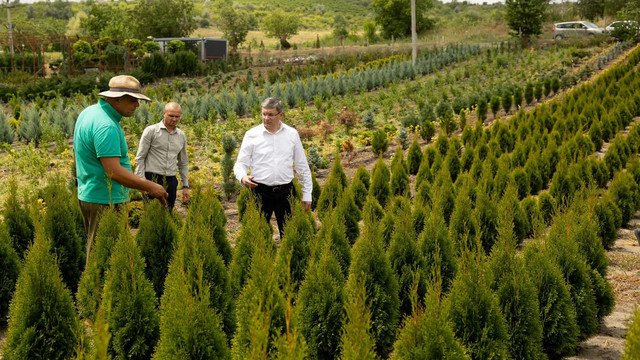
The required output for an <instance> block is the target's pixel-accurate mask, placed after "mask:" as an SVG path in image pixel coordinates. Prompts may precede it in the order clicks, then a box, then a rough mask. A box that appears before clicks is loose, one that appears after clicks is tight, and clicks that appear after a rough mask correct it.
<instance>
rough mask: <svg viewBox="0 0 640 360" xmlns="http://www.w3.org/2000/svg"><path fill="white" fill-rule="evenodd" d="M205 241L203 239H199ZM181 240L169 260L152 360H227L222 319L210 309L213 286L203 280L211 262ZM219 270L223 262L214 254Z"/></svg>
mask: <svg viewBox="0 0 640 360" xmlns="http://www.w3.org/2000/svg"><path fill="white" fill-rule="evenodd" d="M202 238H205V236H202ZM192 242H193V240H192V239H190V238H187V237H183V239H182V240H181V241H180V244H179V245H178V248H177V249H176V251H175V256H174V257H173V259H172V260H171V264H170V266H169V273H168V275H167V281H166V283H165V291H164V294H163V295H162V303H161V306H160V340H159V342H158V347H157V348H156V351H155V354H154V356H153V359H155V360H162V359H167V360H169V359H229V358H230V352H229V348H228V345H227V337H226V334H225V332H224V331H223V323H222V316H221V313H220V312H219V310H218V309H217V308H216V307H215V306H212V303H211V297H212V294H211V293H212V291H215V290H214V289H215V284H211V283H210V282H209V281H208V279H206V275H205V273H206V270H205V269H206V266H207V263H210V262H211V259H208V260H206V259H204V258H203V257H204V255H205V254H204V253H199V252H198V251H194V250H195V249H194V248H193V246H194V245H195V244H193V243H192ZM213 256H214V257H216V258H217V263H218V264H219V266H220V267H221V268H223V269H224V265H222V259H221V258H220V257H219V255H218V254H213Z"/></svg>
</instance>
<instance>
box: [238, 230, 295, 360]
mask: <svg viewBox="0 0 640 360" xmlns="http://www.w3.org/2000/svg"><path fill="white" fill-rule="evenodd" d="M272 243H273V241H272V240H271V239H262V238H256V242H255V251H254V254H253V257H252V258H251V270H250V273H249V279H248V280H247V282H246V285H245V286H244V287H243V288H242V293H241V294H240V296H239V297H238V301H237V303H236V311H237V319H238V322H237V324H238V327H237V332H236V334H235V336H234V338H233V343H232V347H231V355H232V358H233V359H236V360H244V359H249V358H253V359H266V358H267V357H268V355H269V354H270V353H271V352H273V351H274V349H275V344H274V339H276V338H277V337H278V335H279V334H280V333H281V332H282V330H283V329H284V327H285V315H284V306H285V302H284V298H283V296H282V293H281V291H280V289H279V285H278V283H279V281H278V277H277V275H276V272H275V268H274V258H275V252H274V251H273V244H272Z"/></svg>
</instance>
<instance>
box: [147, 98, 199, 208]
mask: <svg viewBox="0 0 640 360" xmlns="http://www.w3.org/2000/svg"><path fill="white" fill-rule="evenodd" d="M181 116H182V108H181V107H180V104H178V103H176V102H170V103H168V104H167V105H165V107H164V111H163V112H162V121H160V122H159V123H157V124H153V125H150V126H148V127H147V128H146V129H144V132H143V133H142V137H141V138H140V145H139V146H138V153H137V154H136V175H138V176H139V177H142V178H146V179H147V180H151V181H154V182H156V183H158V184H160V185H162V186H164V187H165V188H166V189H167V192H168V193H169V198H168V199H167V207H168V208H169V211H171V210H172V209H173V206H174V205H175V202H176V193H177V190H178V178H177V177H176V175H177V173H178V171H179V172H180V179H181V180H182V198H183V200H184V201H185V202H187V201H189V198H190V196H189V159H188V158H187V137H186V136H185V134H184V132H183V131H182V130H180V129H178V123H179V122H180V117H181Z"/></svg>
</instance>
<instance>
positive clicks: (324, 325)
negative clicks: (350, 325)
mask: <svg viewBox="0 0 640 360" xmlns="http://www.w3.org/2000/svg"><path fill="white" fill-rule="evenodd" d="M332 218H333V217H332ZM344 282H345V278H344V275H343V271H342V268H341V266H340V264H339V261H338V260H337V259H336V257H335V255H334V253H333V251H332V249H331V246H324V247H323V248H322V251H321V254H320V255H319V257H318V260H314V261H312V262H311V264H310V265H309V268H308V269H307V273H306V276H305V280H304V282H303V283H302V286H301V287H300V292H299V294H298V300H297V311H298V319H299V326H300V330H301V333H302V335H303V336H304V338H305V339H306V341H307V345H308V347H309V357H310V358H312V359H335V358H337V355H338V354H339V347H340V334H341V333H342V326H343V321H344V318H345V312H344V291H343V287H344Z"/></svg>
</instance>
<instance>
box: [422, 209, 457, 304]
mask: <svg viewBox="0 0 640 360" xmlns="http://www.w3.org/2000/svg"><path fill="white" fill-rule="evenodd" d="M425 212H426V214H427V216H426V219H425V224H424V230H423V231H422V234H420V238H419V240H418V248H419V251H420V254H421V255H422V256H423V257H424V259H425V266H424V273H423V274H422V276H424V277H425V279H427V278H429V276H431V274H433V273H435V272H436V270H437V272H438V274H439V276H440V287H441V288H442V291H443V292H447V291H448V290H449V287H450V285H451V283H452V281H453V279H454V277H455V275H456V270H457V263H456V257H455V255H454V249H453V246H452V244H451V241H450V240H449V231H448V229H447V225H446V224H445V222H444V218H443V217H442V214H440V213H437V212H435V211H431V210H430V209H426V210H425Z"/></svg>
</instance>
